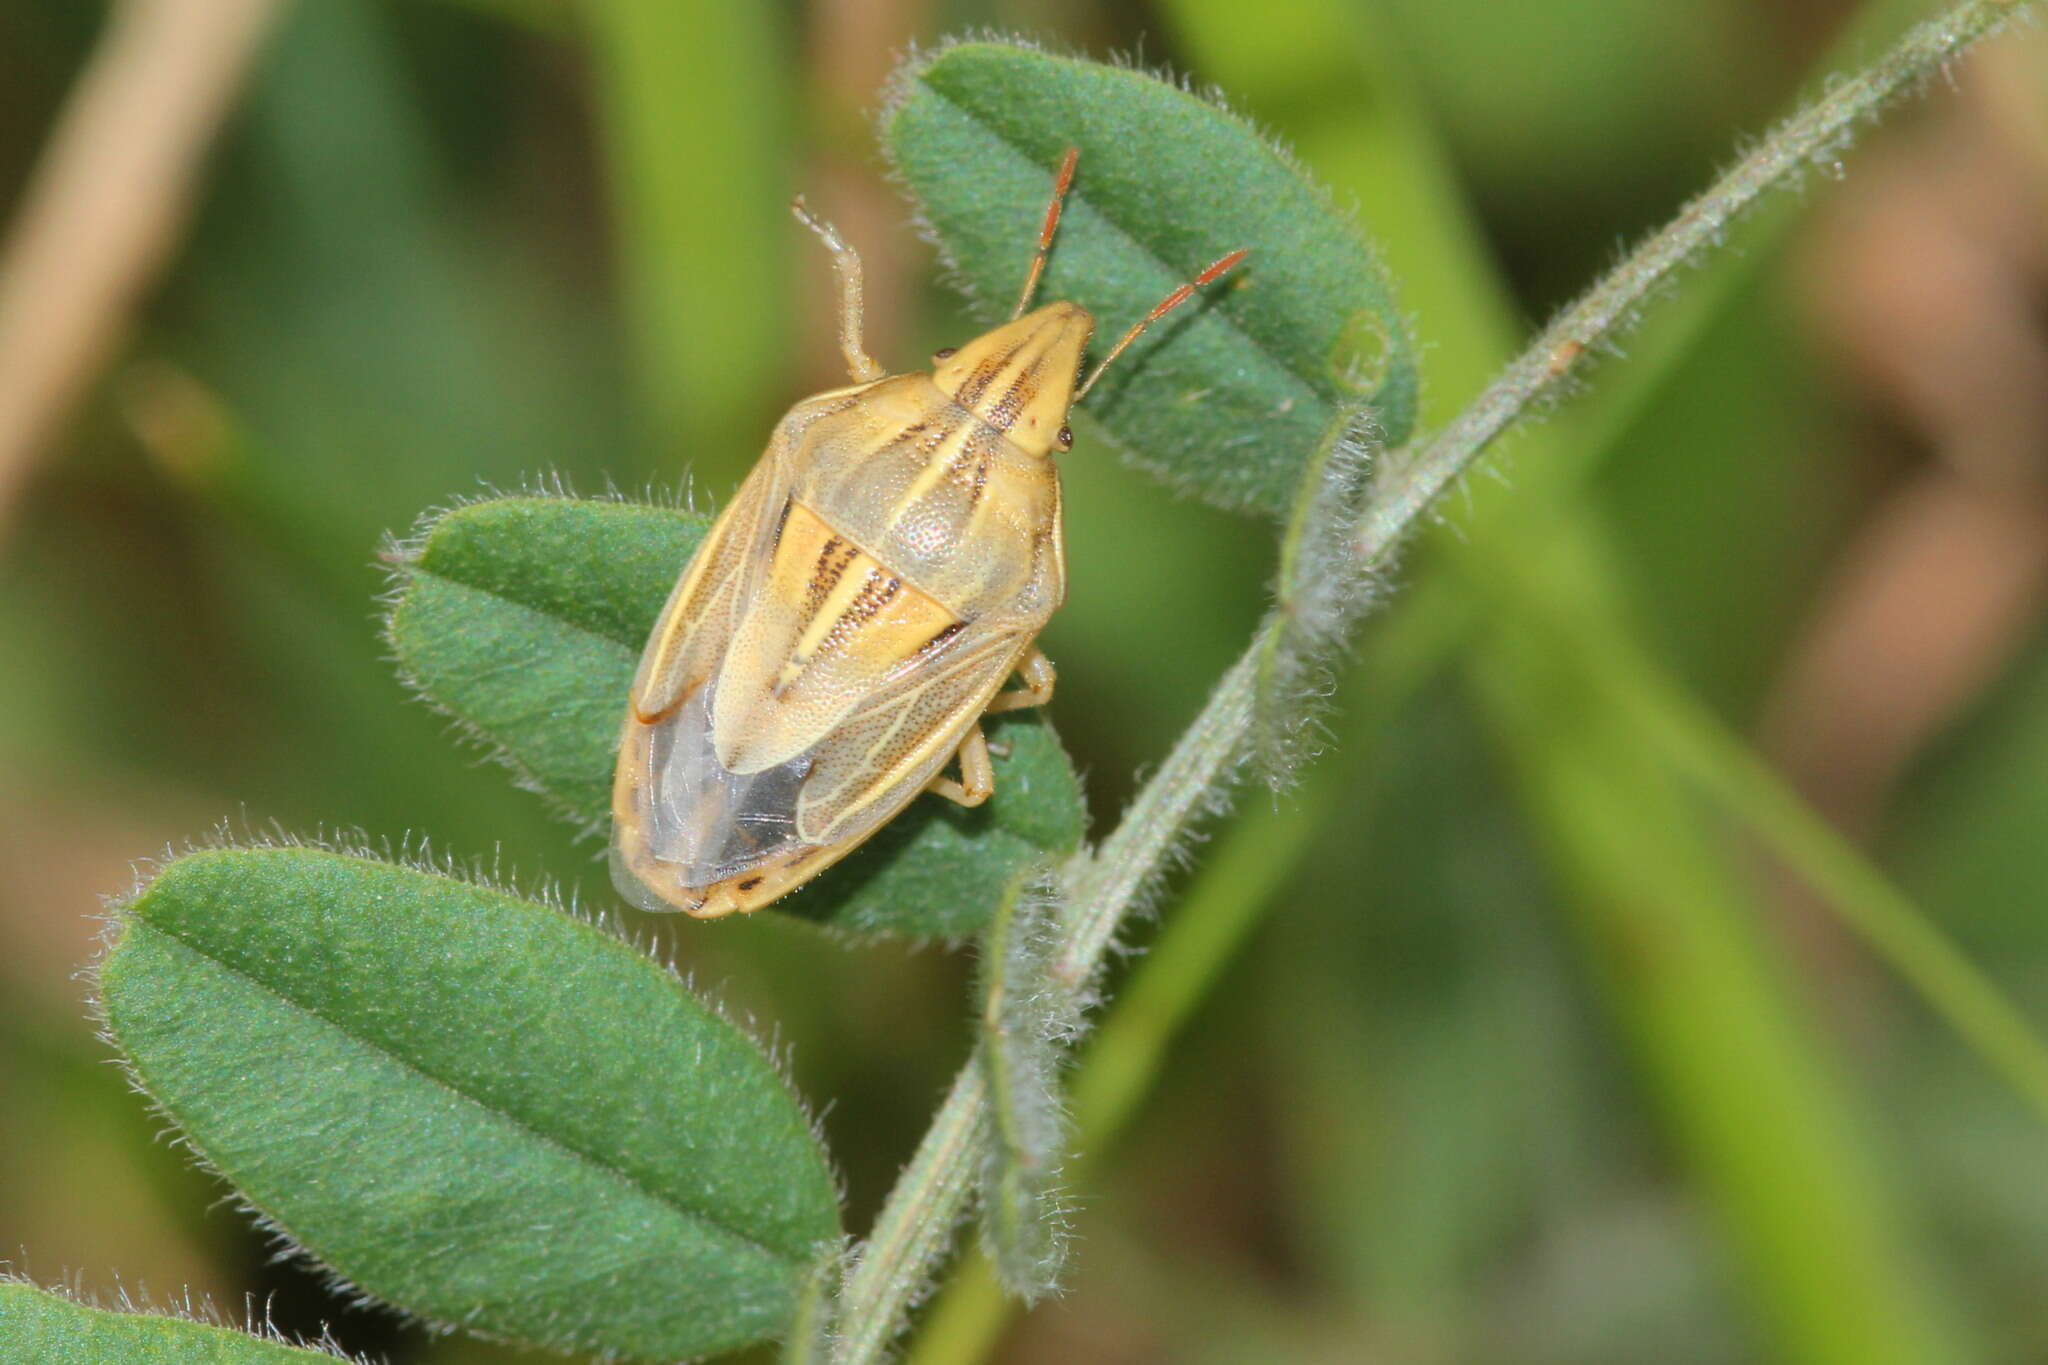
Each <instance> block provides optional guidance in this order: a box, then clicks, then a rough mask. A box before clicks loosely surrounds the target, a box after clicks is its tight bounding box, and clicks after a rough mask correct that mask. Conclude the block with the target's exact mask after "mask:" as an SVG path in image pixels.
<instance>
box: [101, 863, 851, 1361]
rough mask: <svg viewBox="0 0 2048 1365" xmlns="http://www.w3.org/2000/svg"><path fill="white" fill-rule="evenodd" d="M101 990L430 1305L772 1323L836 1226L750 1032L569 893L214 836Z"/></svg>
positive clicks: (390, 1293)
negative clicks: (586, 914) (541, 897)
mask: <svg viewBox="0 0 2048 1365" xmlns="http://www.w3.org/2000/svg"><path fill="white" fill-rule="evenodd" d="M100 984H101V992H102V1000H103V1005H104V1008H105V1012H106V1017H107V1021H108V1025H109V1028H110V1030H111V1032H112V1035H113V1037H114V1039H115V1041H116V1042H117V1043H118V1044H119V1046H120V1048H121V1050H122V1052H123V1053H124V1054H125V1056H126V1057H127V1059H128V1061H129V1064H130V1066H131V1067H132V1068H133V1070H134V1074H135V1076H136V1077H137V1079H138V1080H139V1081H140V1083H141V1084H142V1085H143V1086H144V1088H146V1089H147V1090H148V1092H149V1093H150V1095H151V1096H152V1097H154V1098H155V1100H156V1101H157V1102H158V1103H159V1104H160V1105H161V1106H162V1107H163V1109H164V1110H165V1111H166V1112H167V1113H168V1114H169V1115H170V1116H171V1117H172V1118H173V1119H174V1120H175V1121H176V1122H177V1124H178V1126H179V1127H180V1128H181V1129H182V1130H183V1132H184V1134H185V1136H186V1137H187V1138H188V1139H189V1140H190V1142H191V1144H192V1146H193V1147H194V1148H195V1149H196V1150H197V1151H198V1152H199V1153H200V1154H201V1155H202V1156H203V1157H204V1158H205V1159H206V1160H207V1161H208V1162H209V1163H210V1164H211V1165H212V1166H213V1167H214V1168H215V1169H216V1170H218V1171H219V1172H220V1174H221V1175H222V1176H224V1177H225V1178H226V1179H227V1180H229V1181H230V1182H232V1183H233V1184H234V1186H235V1187H236V1188H237V1189H238V1190H240V1191H241V1192H242V1194H243V1196H244V1197H245V1198H246V1199H247V1200H248V1201H249V1202H250V1203H251V1204H252V1205H254V1206H255V1207H256V1208H257V1209H258V1210H260V1211H261V1212H262V1213H263V1214H264V1215H266V1216H267V1217H268V1218H269V1219H270V1220H271V1221H272V1222H273V1223H274V1224H275V1225H276V1226H278V1227H279V1228H280V1229H281V1230H282V1231H283V1232H284V1233H285V1234H286V1235H287V1236H289V1237H290V1238H291V1239H292V1240H293V1241H294V1242H296V1243H297V1244H298V1245H300V1246H302V1247H304V1248H306V1249H307V1250H308V1251H309V1252H310V1253H311V1254H312V1255H314V1256H315V1257H317V1258H318V1259H319V1260H320V1261H321V1262H322V1263H324V1264H325V1265H327V1266H329V1267H330V1268H332V1269H333V1270H334V1271H335V1272H337V1273H338V1274H339V1275H341V1276H342V1277H344V1278H345V1279H347V1280H348V1281H349V1282H351V1283H353V1284H354V1285H356V1286H357V1287H359V1288H360V1289H362V1290H364V1291H365V1292H367V1293H369V1294H371V1295H373V1296H375V1297H377V1298H379V1299H381V1300H383V1301H385V1302H387V1303H390V1304H393V1305H395V1306H397V1307H399V1308H401V1309H404V1310H406V1311H408V1312H411V1313H414V1314H417V1315H419V1316H420V1317H422V1318H425V1319H427V1320H428V1321H430V1322H436V1323H442V1324H450V1325H458V1326H462V1327H466V1328H469V1329H472V1330H474V1331H477V1332H480V1333H483V1334H486V1335H490V1336H496V1337H500V1338H504V1339H508V1340H512V1341H517V1342H524V1343H529V1344H533V1345H540V1346H546V1347H551V1348H554V1349H558V1350H576V1351H592V1352H609V1353H613V1354H615V1355H618V1356H620V1357H624V1358H629V1359H635V1360H676V1359H681V1358H685V1357H689V1356H693V1355H698V1354H702V1353H706V1352H711V1351H716V1350H722V1349H728V1348H732V1347H736V1346H739V1345H744V1344H746V1343H749V1342H754V1341H759V1340H762V1339H764V1338H768V1337H772V1336H774V1335H776V1334H777V1333H778V1332H779V1331H781V1330H782V1328H783V1327H784V1325H785V1324H786V1323H787V1321H788V1319H789V1316H790V1314H791V1313H792V1311H793V1309H794V1306H795V1302H796V1296H797V1292H798V1290H799V1287H800V1284H801V1281H802V1279H803V1276H804V1274H805V1272H806V1271H807V1269H808V1268H809V1267H810V1266H811V1265H812V1264H813V1263H814V1262H815V1260H816V1257H817V1254H818V1249H819V1248H820V1247H821V1246H824V1245H829V1244H831V1243H832V1241H833V1240H834V1239H835V1238H837V1236H838V1235H839V1227H838V1211H837V1199H836V1196H835V1194H834V1190H833V1184H832V1180H831V1177H830V1173H829V1171H828V1169H827V1165H826V1160H825V1156H824V1153H823V1151H822V1149H821V1148H820V1147H819V1145H818V1142H817V1140H816V1138H815V1137H814V1136H813V1134H812V1132H811V1130H810V1127H809V1125H808V1123H807V1121H806V1119H805V1116H804V1114H803V1113H802V1111H801V1110H800V1108H799V1107H798V1105H797V1103H796V1101H795V1100H794V1098H792V1096H791V1095H790V1093H789V1090H788V1088H787V1086H786V1085H785V1083H784V1081H783V1079H782V1077H781V1076H780V1075H779V1074H777V1072H776V1070H775V1068H774V1067H773V1065H771V1063H770V1062H769V1060H768V1059H767V1058H766V1057H765V1056H764V1055H763V1054H762V1052H761V1051H760V1049H759V1048H758V1047H757V1046H756V1044H755V1043H754V1042H753V1041H752V1040H751V1039H749V1038H748V1037H747V1036H746V1035H744V1034H743V1033H741V1032H740V1031H739V1030H738V1029H737V1028H735V1027H734V1026H733V1025H731V1024H730V1023H728V1022H727V1021H725V1020H724V1019H723V1018H721V1017H720V1016H719V1015H718V1014H717V1013H716V1012H715V1011H713V1010H712V1009H711V1008H710V1007H708V1006H706V1005H705V1004H704V1003H702V1002H701V1001H699V1000H698V999H697V998H695V997H694V996H693V995H691V993H690V992H689V991H688V990H686V989H685V988H684V987H683V986H682V984H681V983H680V982H678V981H677V980H676V979H675V977H674V976H673V975H672V974H670V973H669V972H667V971H665V970H663V969H662V968H661V967H659V966H658V965H656V964H655V963H653V962H652V961H650V960H648V959H647V958H646V957H644V956H643V955H641V954H640V953H638V952H636V951H635V950H634V949H632V948H631V947H630V946H628V945H626V944H624V943H622V942H620V941H618V940H617V939H615V938H612V937H611V936H609V935H607V934H605V933H602V932H600V931H599V930H597V929H595V928H593V927H591V926H589V925H586V924H583V923H581V922H579V921H577V920H575V919H573V918H571V917H570V916H568V915H565V914H563V913H561V912H560V911H559V910H557V909H554V908H552V907H549V906H545V905H540V904H536V903H534V902H532V901H527V900H523V899H520V898H519V897H516V896H513V895H509V894H507V893H505V892H503V891H499V890H495V889H492V888H489V887H484V886H479V885H475V884H473V883H470V882H467V881H462V880H458V879H455V878H452V877H447V876H441V875H437V874H434V873H429V872H424V871H420V870H417V869H414V868H410V867H403V866H397V865H394V864H391V863H386V862H381V861H377V860H374V859H371V858H366V857H355V856H346V855H343V854H339V853H335V852H330V851H328V850H325V849H318V848H302V847H284V848H238V849H220V850H212V851H207V852H202V853H195V854H191V855H189V856H187V857H184V858H181V859H179V860H177V861H176V862H174V863H172V864H171V865H170V866H169V867H168V868H166V869H165V870H164V871H163V872H162V873H161V874H160V875H159V876H158V877H157V878H156V879H155V880H154V881H153V882H152V883H151V884H150V885H149V886H148V887H147V888H146V889H145V890H144V891H143V892H142V893H141V895H140V896H138V897H137V898H136V900H135V901H134V902H133V904H132V905H131V906H129V907H128V909H127V911H126V912H125V914H124V917H123V920H122V924H121V927H120V931H119V936H118V939H117V941H116V943H115V945H114V947H113V948H112V950H111V951H110V953H109V954H108V957H107V959H106V961H105V962H104V964H103V966H102V969H101V972H100Z"/></svg>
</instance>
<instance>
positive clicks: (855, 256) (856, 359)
mask: <svg viewBox="0 0 2048 1365" xmlns="http://www.w3.org/2000/svg"><path fill="white" fill-rule="evenodd" d="M789 207H790V209H791V210H792V211H794V212H795V214H796V220H797V221H798V222H799V223H802V224H803V225H804V226H805V227H807V228H809V229H810V230H811V231H813V232H815V233H817V234H818V237H819V240H821V241H823V242H824V243H825V249H826V250H827V251H829V252H831V253H832V267H833V269H835V270H837V271H838V272H839V353H840V354H841V355H843V356H845V357H846V369H847V372H848V373H850V374H851V375H852V376H853V378H854V382H856V383H859V384H871V383H873V382H874V381H875V380H877V379H886V378H888V375H889V372H888V371H887V370H885V369H883V368H882V367H881V365H880V364H879V363H878V362H877V361H876V360H875V358H874V357H873V356H871V355H869V354H868V351H867V347H866V346H865V345H863V344H862V343H861V339H860V327H861V319H862V317H863V313H862V310H861V272H860V253H859V252H858V251H855V250H854V249H853V248H852V247H850V246H848V245H847V244H846V239H845V238H844V237H841V236H840V235H839V229H837V228H835V227H833V226H832V225H831V224H830V223H828V222H826V221H825V220H824V219H823V218H820V217H818V216H817V215H815V214H813V213H812V212H811V211H810V209H809V208H808V207H806V206H805V204H804V197H803V196H802V195H798V196H797V197H796V198H795V199H794V200H793V201H792V202H791V203H790V206H789Z"/></svg>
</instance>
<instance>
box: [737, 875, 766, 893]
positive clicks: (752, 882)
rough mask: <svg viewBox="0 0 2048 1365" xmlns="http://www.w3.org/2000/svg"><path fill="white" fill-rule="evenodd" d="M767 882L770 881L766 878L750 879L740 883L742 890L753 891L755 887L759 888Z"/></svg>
mask: <svg viewBox="0 0 2048 1365" xmlns="http://www.w3.org/2000/svg"><path fill="white" fill-rule="evenodd" d="M766 880H768V879H767V878H766V877H749V878H747V879H746V880H745V881H743V882H741V883H740V890H742V891H752V890H753V889H754V888H755V887H757V886H759V885H760V884H761V883H762V882H764V881H766Z"/></svg>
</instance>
